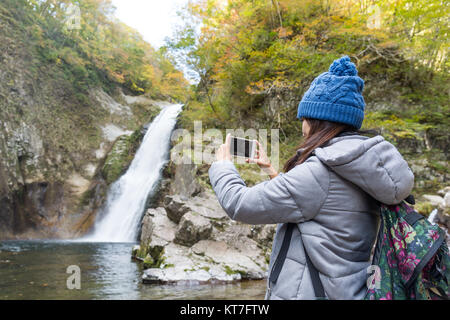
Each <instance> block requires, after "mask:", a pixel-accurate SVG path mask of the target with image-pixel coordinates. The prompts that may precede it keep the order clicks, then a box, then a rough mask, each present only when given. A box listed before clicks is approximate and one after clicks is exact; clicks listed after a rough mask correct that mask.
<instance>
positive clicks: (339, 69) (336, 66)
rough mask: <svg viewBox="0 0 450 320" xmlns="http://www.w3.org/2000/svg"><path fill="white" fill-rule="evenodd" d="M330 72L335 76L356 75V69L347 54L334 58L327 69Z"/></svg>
mask: <svg viewBox="0 0 450 320" xmlns="http://www.w3.org/2000/svg"><path fill="white" fill-rule="evenodd" d="M328 72H330V73H331V74H334V75H335V76H356V75H358V70H356V66H355V64H354V63H353V62H351V61H350V58H349V57H348V56H343V57H342V58H340V59H337V60H334V62H333V63H332V64H331V66H330V69H329V70H328Z"/></svg>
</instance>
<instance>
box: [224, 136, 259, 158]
mask: <svg viewBox="0 0 450 320" xmlns="http://www.w3.org/2000/svg"><path fill="white" fill-rule="evenodd" d="M230 152H231V155H234V156H237V157H243V158H251V159H252V158H254V157H255V152H256V140H248V139H243V138H237V137H231V143H230Z"/></svg>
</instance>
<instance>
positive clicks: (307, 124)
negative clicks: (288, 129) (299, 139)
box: [302, 118, 310, 137]
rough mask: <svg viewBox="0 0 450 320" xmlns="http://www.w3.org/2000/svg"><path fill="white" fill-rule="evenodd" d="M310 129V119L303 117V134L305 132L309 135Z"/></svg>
mask: <svg viewBox="0 0 450 320" xmlns="http://www.w3.org/2000/svg"><path fill="white" fill-rule="evenodd" d="M309 129H310V126H309V123H308V120H306V119H304V118H303V120H302V134H303V136H304V137H306V136H307V135H308V133H309Z"/></svg>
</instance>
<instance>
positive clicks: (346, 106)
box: [297, 56, 366, 129]
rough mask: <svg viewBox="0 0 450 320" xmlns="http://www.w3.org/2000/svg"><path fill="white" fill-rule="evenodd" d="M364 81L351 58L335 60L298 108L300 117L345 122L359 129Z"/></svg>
mask: <svg viewBox="0 0 450 320" xmlns="http://www.w3.org/2000/svg"><path fill="white" fill-rule="evenodd" d="M363 88H364V80H363V79H361V78H360V77H358V70H356V66H355V64H354V63H352V62H351V61H350V58H349V57H348V56H344V57H342V58H340V59H337V60H334V62H333V63H332V64H331V66H330V69H329V70H328V72H324V73H322V74H321V75H320V76H318V77H317V78H315V79H314V81H313V82H312V83H311V86H310V87H309V89H308V91H306V93H305V95H304V96H303V98H302V100H301V101H300V104H299V105H298V113H297V118H299V119H300V118H312V119H320V120H328V121H333V122H339V123H345V124H349V125H351V126H353V127H354V128H355V129H360V128H361V125H362V122H363V119H364V107H365V105H366V104H365V102H364V98H363V96H362V91H363Z"/></svg>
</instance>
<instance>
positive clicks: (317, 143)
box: [283, 118, 356, 172]
mask: <svg viewBox="0 0 450 320" xmlns="http://www.w3.org/2000/svg"><path fill="white" fill-rule="evenodd" d="M303 121H307V122H308V124H309V127H310V129H309V132H308V135H307V136H306V137H305V140H304V141H303V142H302V143H301V144H300V145H299V146H298V147H297V150H299V149H302V151H301V152H299V151H297V153H296V154H295V155H293V156H292V157H291V158H290V159H289V160H288V161H287V162H286V163H285V164H284V168H283V170H284V172H288V171H289V170H291V169H292V168H294V167H295V166H296V165H298V164H301V163H303V162H304V161H305V160H306V159H308V158H309V156H310V155H311V153H312V152H313V151H314V149H316V148H318V147H321V146H323V145H324V144H325V143H327V142H328V141H330V140H331V139H333V138H334V137H336V136H337V135H338V134H340V133H341V132H344V131H356V130H355V129H354V128H353V127H352V126H349V125H347V124H342V123H336V122H331V121H325V120H317V119H309V118H304V119H303Z"/></svg>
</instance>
